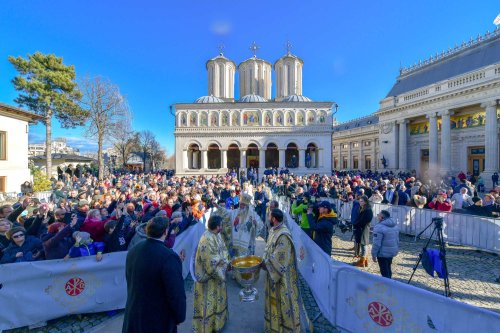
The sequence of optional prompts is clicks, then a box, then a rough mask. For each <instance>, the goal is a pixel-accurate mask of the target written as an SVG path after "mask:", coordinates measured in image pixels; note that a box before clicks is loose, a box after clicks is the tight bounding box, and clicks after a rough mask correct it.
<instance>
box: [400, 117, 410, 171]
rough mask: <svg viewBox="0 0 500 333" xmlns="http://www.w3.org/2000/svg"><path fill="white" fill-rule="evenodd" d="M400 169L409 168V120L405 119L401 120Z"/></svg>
mask: <svg viewBox="0 0 500 333" xmlns="http://www.w3.org/2000/svg"><path fill="white" fill-rule="evenodd" d="M398 123H399V169H400V170H404V171H406V170H407V169H408V164H407V163H408V155H407V153H406V152H407V149H408V133H407V128H408V127H407V124H408V122H407V120H406V119H403V120H400V121H399V122H398Z"/></svg>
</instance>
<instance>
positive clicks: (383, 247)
mask: <svg viewBox="0 0 500 333" xmlns="http://www.w3.org/2000/svg"><path fill="white" fill-rule="evenodd" d="M398 251H399V228H398V225H397V223H396V221H394V220H393V219H392V218H390V217H389V218H387V219H385V220H383V221H380V222H379V223H377V224H376V225H375V226H374V227H373V244H372V257H381V258H393V257H395V256H396V255H397V254H398Z"/></svg>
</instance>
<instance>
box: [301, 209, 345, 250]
mask: <svg viewBox="0 0 500 333" xmlns="http://www.w3.org/2000/svg"><path fill="white" fill-rule="evenodd" d="M307 219H308V222H309V226H310V227H311V230H312V231H313V240H314V242H315V243H316V244H318V246H319V247H320V248H321V249H322V250H323V251H324V252H325V253H326V254H328V255H329V256H330V254H331V253H332V237H333V226H334V225H335V224H336V223H337V222H338V219H337V214H335V212H333V211H331V212H330V213H328V214H325V215H320V216H319V218H318V221H316V220H315V218H314V216H313V214H307Z"/></svg>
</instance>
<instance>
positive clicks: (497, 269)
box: [332, 229, 500, 312]
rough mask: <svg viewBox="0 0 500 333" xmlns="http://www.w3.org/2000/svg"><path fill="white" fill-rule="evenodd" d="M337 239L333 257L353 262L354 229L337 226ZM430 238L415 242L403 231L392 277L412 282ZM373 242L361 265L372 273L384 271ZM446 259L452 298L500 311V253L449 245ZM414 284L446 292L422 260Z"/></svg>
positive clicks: (442, 292) (431, 246)
mask: <svg viewBox="0 0 500 333" xmlns="http://www.w3.org/2000/svg"><path fill="white" fill-rule="evenodd" d="M335 232H336V233H335V235H334V239H333V251H332V255H333V259H335V260H338V261H342V262H345V263H352V262H353V258H352V256H353V254H354V251H350V250H349V249H350V248H352V247H353V243H352V242H351V235H352V233H350V232H347V233H345V234H342V233H341V232H340V230H339V229H335ZM425 243H426V240H424V239H421V240H417V241H416V242H415V238H414V237H411V236H407V235H400V252H399V254H398V255H397V256H396V257H395V258H394V260H393V263H392V272H393V273H392V274H393V275H392V278H393V279H395V280H398V281H401V282H405V283H406V282H408V279H409V278H410V276H411V273H412V271H413V267H414V266H415V264H416V262H417V260H418V254H419V253H420V252H421V251H422V248H423V247H424V246H425ZM429 248H438V247H437V243H436V242H434V241H431V243H430V244H429ZM370 251H371V246H368V249H367V253H368V255H369V261H370V263H369V265H368V267H367V268H360V269H362V270H365V271H367V272H369V273H373V274H380V271H379V267H378V264H377V263H374V262H372V261H371V254H370ZM446 261H447V265H448V271H449V281H450V289H451V294H452V298H453V299H455V300H457V301H460V302H464V303H468V304H471V305H475V306H478V307H481V308H484V309H488V310H491V311H495V312H500V283H499V281H498V280H497V279H498V278H499V276H500V257H499V256H498V255H496V254H491V253H487V252H480V251H478V250H475V249H474V248H470V247H464V246H455V245H451V244H449V245H448V246H447V247H446ZM411 284H412V285H413V286H417V287H419V288H423V289H426V290H429V291H432V292H435V293H438V294H441V295H443V294H444V284H443V280H442V279H439V278H437V277H434V278H433V277H431V276H430V275H428V274H427V273H426V272H425V270H424V269H423V268H422V264H419V267H418V269H417V270H416V272H415V275H414V276H413V278H412V281H411Z"/></svg>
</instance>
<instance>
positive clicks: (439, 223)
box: [408, 217, 451, 297]
mask: <svg viewBox="0 0 500 333" xmlns="http://www.w3.org/2000/svg"><path fill="white" fill-rule="evenodd" d="M433 224H434V228H433V229H432V233H431V235H430V237H429V239H428V240H427V243H426V244H425V246H424V248H423V249H422V252H420V254H419V255H418V261H417V263H416V264H415V266H414V267H413V273H411V276H410V279H409V280H408V284H410V282H411V279H412V278H413V275H414V274H415V271H416V270H417V268H418V264H420V261H422V257H423V254H424V252H425V251H426V250H427V247H428V246H429V243H430V242H431V239H432V236H434V233H435V232H436V231H437V238H438V243H439V252H440V256H441V257H442V260H443V275H444V279H443V281H444V295H445V296H446V297H450V296H451V291H450V281H449V280H448V265H447V264H446V247H445V244H444V238H443V218H442V217H434V218H433V219H432V222H431V223H430V224H429V225H428V226H427V227H425V229H424V230H422V232H420V233H419V234H418V235H416V236H415V240H416V239H417V238H418V237H420V236H421V235H422V234H423V233H424V232H425V231H426V230H427V229H429V227H430V226H431V225H433Z"/></svg>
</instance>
